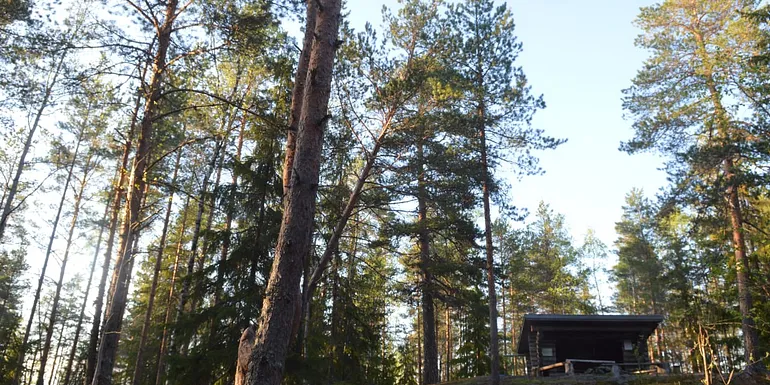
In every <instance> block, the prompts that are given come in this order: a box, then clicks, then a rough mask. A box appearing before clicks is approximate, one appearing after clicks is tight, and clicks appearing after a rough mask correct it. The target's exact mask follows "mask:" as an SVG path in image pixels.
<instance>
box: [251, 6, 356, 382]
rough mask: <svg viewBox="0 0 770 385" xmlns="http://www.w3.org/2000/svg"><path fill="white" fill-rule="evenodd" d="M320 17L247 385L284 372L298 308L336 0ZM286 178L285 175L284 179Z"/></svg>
mask: <svg viewBox="0 0 770 385" xmlns="http://www.w3.org/2000/svg"><path fill="white" fill-rule="evenodd" d="M317 3H318V17H317V18H316V24H315V33H314V36H316V38H315V40H314V41H313V45H312V50H311V52H310V61H309V64H308V71H307V78H306V80H305V91H304V93H303V103H302V105H303V107H302V113H301V115H300V116H301V118H300V125H299V131H298V132H297V140H296V149H295V156H294V161H293V166H292V174H291V179H290V183H289V186H288V188H289V191H288V193H287V194H286V199H285V206H284V213H283V221H282V223H281V229H280V232H279V235H278V242H277V245H276V249H275V259H274V260H273V267H272V270H271V273H270V279H269V281H268V285H267V289H266V291H265V298H264V301H263V303H262V313H261V315H260V320H259V327H258V330H257V337H256V339H255V341H256V345H255V347H254V351H253V352H252V355H251V360H250V362H249V378H248V383H249V384H250V385H278V384H280V383H281V380H282V378H283V370H284V363H285V360H286V355H287V351H288V348H289V342H290V339H291V337H292V336H291V334H292V331H291V330H290V329H291V328H288V329H289V330H287V327H286V326H287V325H292V323H293V322H294V317H295V313H296V312H297V311H300V308H301V301H302V298H301V294H300V291H299V283H300V278H301V277H302V267H303V261H304V260H305V258H306V256H307V255H308V254H309V253H310V248H311V240H312V232H313V217H314V214H315V207H316V195H317V193H318V183H319V171H320V166H321V150H322V142H323V132H324V129H325V126H326V122H327V121H328V119H329V115H327V111H328V103H329V96H330V93H331V80H332V70H333V68H334V55H335V50H336V49H337V46H338V44H339V43H338V41H337V33H338V30H339V23H340V9H341V1H340V0H326V1H323V0H318V1H317ZM284 184H285V181H284Z"/></svg>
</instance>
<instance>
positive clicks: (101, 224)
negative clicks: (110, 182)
mask: <svg viewBox="0 0 770 385" xmlns="http://www.w3.org/2000/svg"><path fill="white" fill-rule="evenodd" d="M108 215H110V202H107V204H106V205H105V206H104V215H102V220H101V221H100V222H99V236H97V238H96V251H94V259H93V261H91V272H90V273H89V274H88V283H87V284H86V292H85V294H84V295H83V304H82V305H80V313H79V316H78V323H77V326H76V327H75V339H74V340H73V341H72V349H70V354H69V357H68V358H67V366H66V367H65V368H64V380H63V381H62V384H63V385H69V383H70V378H71V377H72V365H73V363H74V362H75V354H76V353H77V349H78V341H79V340H80V331H81V330H82V328H83V320H84V319H85V318H86V306H87V305H88V294H89V293H90V292H91V282H93V278H94V271H95V270H96V262H97V260H98V259H99V251H100V249H101V246H102V235H104V223H105V221H106V220H107V216H108Z"/></svg>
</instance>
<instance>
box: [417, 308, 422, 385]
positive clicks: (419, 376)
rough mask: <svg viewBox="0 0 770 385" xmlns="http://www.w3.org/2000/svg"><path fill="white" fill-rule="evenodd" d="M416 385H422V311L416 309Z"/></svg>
mask: <svg viewBox="0 0 770 385" xmlns="http://www.w3.org/2000/svg"><path fill="white" fill-rule="evenodd" d="M417 384H418V385H423V375H422V311H421V310H420V307H417Z"/></svg>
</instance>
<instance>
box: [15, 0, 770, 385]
mask: <svg viewBox="0 0 770 385" xmlns="http://www.w3.org/2000/svg"><path fill="white" fill-rule="evenodd" d="M340 12H341V15H342V16H341V17H340V16H339V14H340ZM512 12H515V9H514V10H511V9H508V8H507V7H506V5H505V4H504V3H500V2H495V1H493V0H459V1H452V2H442V1H440V0H434V1H428V0H403V1H401V2H399V4H398V7H397V8H396V9H384V10H383V19H382V20H383V21H382V23H378V24H376V25H375V24H367V25H366V27H365V28H364V29H363V30H360V31H357V30H353V29H352V28H351V27H350V26H349V24H348V22H347V20H346V14H347V10H346V9H345V8H344V5H343V6H342V9H341V10H340V2H339V1H338V0H337V1H335V0H310V1H308V2H307V3H302V2H291V1H284V2H271V1H266V0H250V1H241V0H189V1H183V2H179V1H178V0H158V1H155V0H144V1H142V2H139V1H134V0H121V1H113V0H104V1H97V0H65V1H59V0H57V1H44V0H41V1H37V2H32V1H27V0H7V1H3V2H2V4H1V5H0V85H1V88H0V96H1V97H0V109H1V110H2V113H0V130H1V132H2V142H0V178H1V179H2V184H3V189H2V199H0V204H1V205H2V210H1V212H2V217H0V384H14V385H21V384H25V385H27V384H33V383H34V384H37V385H45V384H48V385H53V384H64V385H70V384H76V383H77V384H94V385H103V384H112V383H120V384H131V385H164V384H201V385H209V384H229V383H232V382H233V381H234V379H235V376H236V371H237V370H236V369H237V368H241V367H242V366H243V365H244V364H242V363H240V361H239V342H240V345H241V347H242V346H244V345H253V344H254V342H252V341H253V338H255V336H254V335H253V334H252V335H249V330H250V331H251V332H255V331H256V348H255V351H254V353H252V355H251V357H252V364H253V365H251V367H252V369H253V372H252V373H250V374H249V378H248V380H249V382H250V383H251V384H257V383H260V384H261V383H276V382H275V381H276V380H273V382H267V380H265V381H264V382H260V381H262V380H258V379H257V378H258V377H257V375H256V374H253V373H257V372H256V371H257V370H262V369H256V367H257V366H258V363H261V362H264V361H260V360H259V357H262V356H260V354H261V355H268V356H269V355H271V354H273V353H272V352H274V351H273V350H271V349H272V348H270V347H269V346H270V345H269V344H270V343H271V342H270V341H272V340H271V338H277V339H280V340H281V341H283V342H282V344H283V345H281V346H283V347H282V348H280V349H278V350H276V351H281V353H280V355H281V356H280V357H278V358H276V360H277V361H276V362H279V365H278V366H279V369H276V370H277V372H278V373H279V377H278V380H277V381H279V382H280V381H281V377H282V378H283V382H284V383H290V384H295V383H296V384H299V383H310V384H320V383H328V384H364V383H365V384H415V385H417V384H420V385H422V384H426V385H427V384H433V383H438V382H443V381H448V380H452V379H458V378H466V377H474V376H481V375H488V374H490V373H492V374H493V376H492V377H493V379H494V377H495V376H494V374H495V373H506V374H515V375H522V374H524V370H525V366H524V361H523V357H521V356H518V355H516V344H517V339H518V337H517V336H518V334H519V333H520V328H521V322H522V317H523V315H524V314H527V313H559V314H614V313H622V314H661V315H663V316H665V321H664V322H663V324H662V325H661V327H660V328H659V329H658V330H657V331H656V333H655V334H654V335H653V336H652V337H651V341H650V343H649V349H650V352H649V354H650V356H651V357H652V359H653V360H654V361H665V362H670V363H673V364H676V365H679V366H680V367H681V369H682V370H683V371H686V372H703V373H711V375H712V376H713V378H711V377H710V376H709V375H707V376H706V379H707V380H708V381H712V380H713V381H717V382H718V381H720V378H721V379H723V380H724V379H725V378H728V377H729V375H730V373H732V372H734V371H737V370H740V369H742V368H744V367H745V366H746V365H748V364H751V363H754V362H759V364H758V365H765V366H767V365H770V361H768V359H767V355H768V351H769V350H770V301H768V297H770V180H768V167H770V141H769V140H768V139H770V136H769V135H768V133H769V132H770V125H769V123H768V122H769V121H770V67H769V66H770V44H769V43H770V34H768V32H769V31H768V28H767V22H768V20H770V10H768V8H763V7H760V4H759V2H758V1H749V0H729V1H727V0H667V1H664V2H662V3H660V4H656V5H652V6H649V7H644V8H642V9H641V10H640V12H639V15H638V18H637V20H636V23H637V26H638V27H639V28H640V29H641V30H642V35H641V36H639V38H638V39H637V41H636V44H637V46H639V47H640V48H643V49H646V50H647V51H648V52H649V53H650V56H649V59H648V60H647V61H646V62H644V63H640V66H639V71H638V74H637V76H636V77H635V78H633V79H629V81H628V84H629V85H628V88H626V89H625V90H624V91H623V92H624V98H623V100H622V103H623V108H624V111H625V113H626V116H627V121H628V124H629V125H631V126H633V132H634V134H633V137H630V138H628V140H627V141H625V142H623V143H621V144H620V150H621V151H625V152H628V153H631V154H634V153H639V152H655V153H658V154H660V155H661V156H662V157H663V158H664V159H665V162H666V163H665V165H664V167H665V170H666V172H667V174H668V176H669V179H668V180H669V184H668V185H667V186H666V187H665V188H664V189H662V190H661V191H659V192H657V194H653V192H651V191H642V190H640V189H633V190H632V191H629V192H628V194H627V196H626V204H625V205H624V206H623V214H622V217H620V218H617V222H616V224H615V229H616V232H617V234H618V237H617V240H616V241H615V242H614V244H612V245H607V244H604V243H603V242H602V241H601V240H600V239H599V238H598V237H597V236H596V235H595V234H594V233H593V232H589V233H588V234H587V235H586V236H585V239H579V240H576V239H573V238H572V237H571V236H570V233H569V231H568V227H567V221H568V219H566V218H565V217H564V216H563V215H561V214H559V213H558V212H555V211H554V210H553V209H551V208H550V207H549V205H548V204H547V202H543V203H541V204H540V205H539V207H537V208H534V209H532V208H530V210H529V211H528V210H526V208H524V207H519V205H517V200H516V196H511V194H510V193H509V192H510V186H511V185H513V184H516V183H517V181H519V180H520V179H521V178H526V177H528V176H532V175H538V174H541V173H543V172H545V171H547V170H543V169H541V167H540V166H539V164H538V158H537V156H538V154H542V152H543V151H551V150H553V151H558V147H559V146H560V145H561V144H563V143H564V142H565V141H566V140H568V139H569V138H557V137H551V136H549V134H548V133H546V132H543V131H542V130H541V129H539V128H538V127H536V126H534V125H533V124H532V119H533V116H534V115H535V114H541V113H547V112H546V111H547V110H545V111H541V110H543V109H545V107H546V105H545V101H544V100H545V97H547V95H546V96H545V97H544V96H542V95H537V94H534V93H533V91H532V89H531V87H530V85H529V83H528V81H527V77H526V76H525V72H524V69H522V68H521V67H520V66H518V64H517V57H518V55H519V53H520V52H521V50H522V45H521V42H519V41H518V40H517V38H516V34H515V28H514V27H515V26H514V21H513V20H514V19H513V17H514V14H513V13H512ZM337 22H339V28H338V26H337ZM298 25H303V26H304V28H303V32H301V33H298V31H288V30H287V28H298V27H297V26H298ZM303 34H304V36H303V38H302V39H295V38H292V37H291V36H295V35H297V36H299V35H303ZM629 44H630V42H629ZM324 65H326V67H328V68H326V67H324ZM332 65H333V67H332ZM326 69H328V71H327V70H326ZM332 70H333V72H332ZM327 73H328V75H327ZM326 100H328V101H326ZM314 140H315V141H316V142H313V141H314ZM313 143H315V144H316V145H315V146H313ZM320 143H322V146H320ZM313 151H316V152H315V153H314V155H313V156H309V155H308V154H310V153H312V152H313ZM565 161H569V160H565ZM503 169H505V170H506V172H502V171H501V170H503ZM510 170H513V172H510ZM587 172H589V170H587ZM629 172H633V170H629ZM606 180H607V183H612V175H607V176H606ZM303 186H304V187H303ZM595 188H597V189H601V188H602V186H595ZM300 189H305V190H302V191H299V190H300ZM308 192H309V193H308ZM303 194H304V195H303ZM316 194H317V195H316ZM303 202H304V203H306V204H305V205H304V206H302V207H301V209H303V210H305V212H306V213H307V212H309V215H305V216H302V215H299V214H298V215H294V214H291V215H289V214H290V213H301V212H300V211H296V210H299V209H297V207H299V206H296V205H298V204H299V203H303ZM292 221H293V222H292ZM292 224H293V225H292ZM292 226H294V227H292ZM297 226H299V227H301V228H302V229H304V230H302V231H304V232H305V233H306V234H307V242H305V241H303V239H304V238H303V237H304V236H305V235H304V234H300V236H299V237H297V238H291V237H290V235H291V234H292V233H291V231H293V230H292V229H295V230H296V229H297V228H298V227H297ZM297 231H299V230H297ZM287 234H288V235H287ZM297 234H299V233H297ZM292 242H294V243H292ZM303 245H304V246H303ZM292 246H295V247H297V249H302V247H305V246H306V249H307V250H308V251H307V252H302V253H299V254H301V255H299V256H298V257H297V256H296V255H295V256H294V257H295V259H293V260H292V259H286V256H291V253H292V250H295V249H291V247H292ZM287 250H289V251H287ZM303 250H304V249H303ZM295 254H297V253H296V252H295ZM613 255H614V256H613ZM296 258H298V259H296ZM279 261H284V262H281V263H284V264H283V265H281V264H280V263H279ZM285 261H288V262H285ZM609 261H613V262H609ZM614 261H616V262H614ZM274 262H275V264H274ZM30 266H34V268H30ZM284 268H285V269H288V270H281V269H284ZM284 273H285V274H284ZM290 275H291V276H292V277H296V279H295V280H294V281H291V282H289V283H285V282H284V283H283V285H287V286H281V285H282V284H281V283H277V282H280V280H281V279H282V277H284V278H285V277H289V276H290ZM28 277H32V279H28ZM269 282H270V284H269ZM284 287H289V288H290V289H291V290H292V291H287V292H283V291H281V290H283V289H282V288H284ZM287 293H289V294H287ZM263 300H264V303H265V306H263ZM266 314H269V315H270V316H271V317H272V318H271V317H268V316H266ZM279 316H280V317H279ZM281 317H283V318H281ZM271 319H272V320H280V322H279V321H274V322H278V324H279V325H280V326H279V329H282V330H279V332H276V333H277V334H275V333H274V334H269V333H267V332H265V330H270V329H269V328H268V326H266V325H268V324H269V323H270V322H271ZM250 326H251V329H248V328H249V327H250ZM244 330H247V332H246V333H243V332H244ZM273 330H275V329H273ZM242 333H243V335H242ZM276 336H277V337H276ZM244 341H245V342H244ZM266 346H267V347H266ZM276 346H277V345H276ZM266 352H267V353H266ZM247 353H248V352H247ZM284 356H285V357H284ZM246 357H248V354H246ZM255 357H256V358H255ZM270 357H272V356H270ZM272 358H275V357H272ZM272 358H271V359H272ZM284 359H285V364H284ZM237 361H238V362H239V363H238V364H236V362H237ZM246 362H248V360H246ZM246 366H248V364H246ZM276 367H277V366H276ZM273 369H275V368H273ZM264 373H267V372H265V371H263V372H261V375H264Z"/></svg>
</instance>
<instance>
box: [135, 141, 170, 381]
mask: <svg viewBox="0 0 770 385" xmlns="http://www.w3.org/2000/svg"><path fill="white" fill-rule="evenodd" d="M181 159H182V150H181V149H180V150H178V152H177V154H176V162H175V163H174V173H173V176H172V177H171V191H170V192H169V196H168V202H167V203H166V215H165V217H164V218H163V230H161V233H160V241H159V242H158V254H157V255H156V256H155V268H154V270H153V273H152V284H150V295H149V299H148V300H147V301H148V302H147V310H146V311H145V313H144V322H143V323H142V335H141V337H140V338H139V346H138V347H137V350H136V364H135V365H134V376H133V379H132V381H131V383H132V384H133V385H139V382H140V375H141V374H142V372H144V346H145V344H146V343H147V333H149V330H150V321H151V320H152V311H153V309H154V305H155V293H156V292H157V290H158V278H159V276H160V269H161V266H162V263H163V250H164V249H165V248H166V235H167V234H168V224H169V221H170V220H171V211H172V209H173V204H174V189H175V188H176V178H177V175H178V174H179V163H180V161H181Z"/></svg>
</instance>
